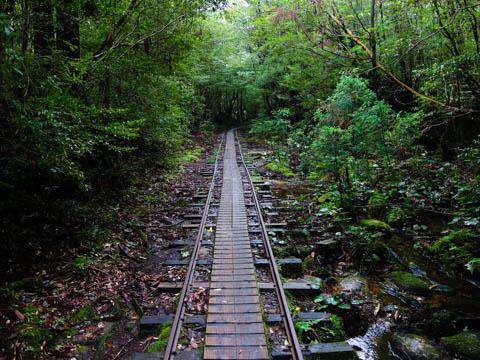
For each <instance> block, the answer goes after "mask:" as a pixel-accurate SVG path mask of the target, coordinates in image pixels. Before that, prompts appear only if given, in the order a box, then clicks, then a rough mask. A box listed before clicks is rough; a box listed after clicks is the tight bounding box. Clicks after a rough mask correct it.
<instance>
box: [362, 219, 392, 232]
mask: <svg viewBox="0 0 480 360" xmlns="http://www.w3.org/2000/svg"><path fill="white" fill-rule="evenodd" d="M360 225H362V226H363V227H365V228H367V229H368V230H374V231H382V232H385V233H388V234H390V233H391V232H392V231H393V229H392V227H391V226H390V225H388V224H387V223H386V222H383V221H381V220H377V219H363V220H361V221H360Z"/></svg>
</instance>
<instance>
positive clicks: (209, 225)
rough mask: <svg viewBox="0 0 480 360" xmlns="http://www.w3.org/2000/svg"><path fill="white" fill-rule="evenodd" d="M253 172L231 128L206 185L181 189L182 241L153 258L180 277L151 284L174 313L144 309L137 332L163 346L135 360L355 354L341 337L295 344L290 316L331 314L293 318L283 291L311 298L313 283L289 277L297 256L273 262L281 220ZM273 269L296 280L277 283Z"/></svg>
mask: <svg viewBox="0 0 480 360" xmlns="http://www.w3.org/2000/svg"><path fill="white" fill-rule="evenodd" d="M254 170H255V169H254V168H253V167H252V166H251V165H250V163H249V161H248V160H247V159H246V158H245V157H244V153H243V150H242V146H241V144H240V141H239V139H238V137H237V136H236V133H235V132H234V131H229V132H228V133H226V134H224V135H223V136H222V140H221V141H220V145H219V146H218V150H217V153H216V156H215V157H214V159H213V158H212V157H211V158H210V160H209V162H208V163H207V166H206V170H205V171H204V172H202V175H203V176H204V177H205V180H206V181H205V182H204V185H203V186H202V187H201V188H197V189H196V190H197V192H196V194H194V195H193V196H192V195H191V194H189V195H186V199H187V200H188V201H189V205H188V206H189V209H190V210H189V212H188V213H187V214H184V222H183V224H182V225H181V230H182V231H180V232H179V233H178V235H179V237H180V238H179V239H178V240H175V241H173V242H171V243H169V244H168V245H167V248H165V251H170V250H172V249H170V248H173V250H174V253H175V252H176V254H177V255H176V256H171V257H167V258H166V260H163V261H161V262H160V263H158V265H159V266H161V267H164V269H166V271H167V272H168V273H170V272H171V273H175V274H184V275H182V276H180V277H178V276H177V277H175V279H176V280H175V281H177V282H161V283H157V286H156V287H157V290H156V291H157V292H159V293H162V294H163V295H162V298H163V297H166V298H169V299H171V300H170V301H169V303H172V302H173V303H175V304H176V308H175V309H174V310H173V311H174V312H175V313H174V314H173V313H172V312H168V310H167V314H165V313H163V314H160V315H154V314H152V313H150V314H147V315H145V316H143V317H142V319H141V320H140V324H139V330H140V333H141V334H143V336H145V335H147V334H148V333H150V334H151V336H153V338H154V339H155V338H156V339H158V340H157V343H158V342H160V344H163V345H162V346H161V349H160V348H159V347H154V348H155V349H158V350H157V351H158V352H141V353H136V354H135V355H134V357H133V358H134V359H135V360H150V359H162V358H163V359H202V358H203V359H206V360H208V359H259V360H260V359H303V358H304V357H306V358H310V357H313V358H323V357H325V356H326V357H327V358H338V359H349V360H350V359H357V357H356V355H355V351H354V349H353V348H352V347H351V346H350V345H349V344H348V343H347V342H345V341H343V342H331V343H315V344H300V343H299V341H298V338H297V334H296V331H295V327H294V322H293V320H295V321H300V322H305V321H307V322H314V323H328V321H329V319H330V317H331V316H332V314H329V313H326V312H315V311H308V312H296V313H295V314H293V315H294V318H293V320H292V315H291V314H290V312H289V306H288V303H287V298H286V296H285V291H284V290H288V291H289V293H290V295H291V296H292V298H290V301H295V300H294V299H296V296H300V297H303V296H307V297H310V298H314V297H315V296H316V294H318V293H319V292H320V291H321V287H320V285H318V283H312V282H310V281H309V280H308V279H298V277H297V276H295V275H294V274H295V273H297V274H298V271H299V269H300V273H301V271H302V270H301V269H302V260H301V259H298V258H291V257H290V258H280V259H275V257H274V252H273V248H272V246H271V244H270V239H269V235H270V234H276V236H275V237H273V238H272V240H273V241H278V234H282V233H283V232H285V231H287V230H286V227H287V224H286V223H285V222H281V221H280V219H281V216H280V215H279V213H278V212H277V211H278V210H277V209H276V207H275V206H274V203H275V202H274V199H273V197H272V195H271V192H270V187H271V184H270V183H269V182H265V181H264V180H261V179H259V178H256V177H254V176H253V175H252V174H253V172H254ZM265 219H267V220H266V221H265ZM289 231H291V230H289ZM169 249H170V250H169ZM180 253H181V254H182V257H180V256H179V254H180ZM183 253H187V254H189V255H190V257H189V258H186V259H185V258H184V257H183ZM169 254H172V253H170V252H169ZM278 265H280V266H281V270H282V273H283V275H284V276H285V275H286V276H289V275H293V278H294V279H293V280H284V281H283V283H282V279H281V277H280V272H279V270H280V269H279V266H278ZM290 271H291V273H290ZM163 273H165V271H163ZM289 277H290V276H289ZM170 278H171V277H170ZM167 294H169V295H167ZM177 294H178V295H177ZM207 304H208V305H207ZM166 306H167V308H161V309H160V311H165V309H168V306H170V305H168V303H167V305H166ZM174 306H175V305H174ZM144 330H145V332H144ZM166 331H168V333H169V337H168V341H167V339H166V337H165V332H166ZM160 333H161V334H162V335H160ZM150 339H152V337H150ZM157 343H156V344H157ZM146 344H151V342H148V341H147V342H146ZM165 345H166V346H165ZM147 346H149V345H147ZM163 348H164V349H165V350H164V351H161V350H163ZM149 351H152V350H151V346H149ZM160 351H161V352H160Z"/></svg>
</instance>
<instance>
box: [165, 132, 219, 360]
mask: <svg viewBox="0 0 480 360" xmlns="http://www.w3.org/2000/svg"><path fill="white" fill-rule="evenodd" d="M224 140H225V136H223V138H222V141H221V142H220V145H219V146H218V152H217V157H216V159H215V167H214V171H213V176H212V181H211V183H210V188H209V191H208V196H207V200H206V202H205V207H204V209H203V214H202V220H201V222H200V226H199V228H198V234H197V237H196V239H195V245H194V248H193V251H192V255H191V257H190V263H189V265H188V270H187V274H186V276H185V282H184V284H183V287H182V291H181V293H180V297H179V300H178V306H177V310H176V312H175V317H174V319H173V323H172V330H171V332H170V337H169V338H168V343H167V347H166V349H165V353H164V356H163V359H164V360H170V359H171V358H172V355H173V354H174V352H175V351H176V348H177V344H178V338H179V336H180V330H181V327H182V323H183V318H184V315H185V299H186V297H187V295H188V293H189V291H190V288H191V286H192V285H193V279H194V274H195V267H196V265H197V258H198V252H199V250H200V247H201V245H202V239H203V236H204V232H205V225H206V224H207V218H208V212H209V210H210V205H211V202H212V198H213V192H214V189H215V179H216V177H217V173H218V162H219V159H220V158H221V150H222V146H223V143H224Z"/></svg>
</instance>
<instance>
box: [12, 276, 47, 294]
mask: <svg viewBox="0 0 480 360" xmlns="http://www.w3.org/2000/svg"><path fill="white" fill-rule="evenodd" d="M41 287H42V280H41V279H40V278H39V277H36V276H31V277H26V278H23V279H21V280H17V281H13V282H11V283H10V284H8V285H7V286H5V287H4V288H3V290H6V291H20V290H24V291H35V290H37V289H39V288H41Z"/></svg>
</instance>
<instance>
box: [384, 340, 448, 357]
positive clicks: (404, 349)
mask: <svg viewBox="0 0 480 360" xmlns="http://www.w3.org/2000/svg"><path fill="white" fill-rule="evenodd" d="M391 345H392V350H393V352H394V353H395V355H396V356H397V357H398V358H400V359H416V360H440V359H441V358H442V357H441V353H440V350H439V349H437V348H436V347H435V346H434V345H433V344H432V343H431V342H430V341H428V340H427V339H425V338H423V337H421V336H419V335H416V334H395V335H394V336H393V338H392V341H391Z"/></svg>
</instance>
